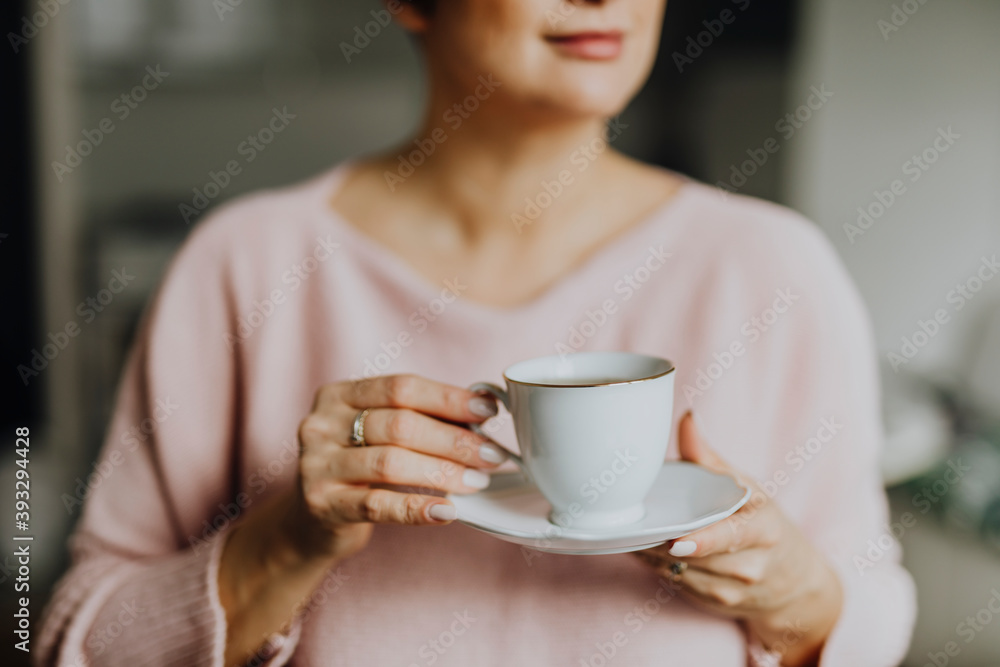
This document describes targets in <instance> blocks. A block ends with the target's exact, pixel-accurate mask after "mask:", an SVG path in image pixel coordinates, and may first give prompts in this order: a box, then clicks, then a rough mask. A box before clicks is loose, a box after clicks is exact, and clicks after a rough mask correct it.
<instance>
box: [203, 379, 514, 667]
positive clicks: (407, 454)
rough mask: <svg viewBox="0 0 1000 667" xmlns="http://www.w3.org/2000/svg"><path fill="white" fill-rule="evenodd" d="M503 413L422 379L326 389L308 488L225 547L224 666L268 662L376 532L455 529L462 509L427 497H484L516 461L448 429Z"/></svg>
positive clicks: (269, 507) (309, 431)
mask: <svg viewBox="0 0 1000 667" xmlns="http://www.w3.org/2000/svg"><path fill="white" fill-rule="evenodd" d="M366 408H368V409H370V412H369V413H368V416H367V418H366V419H365V422H364V435H365V442H366V446H364V447H358V446H354V445H352V444H351V442H350V438H351V435H352V432H353V425H354V418H355V417H356V416H357V415H358V413H359V412H360V411H362V410H364V409H366ZM496 411H497V407H496V402H495V401H494V400H493V399H492V398H489V397H484V396H480V395H477V394H474V393H472V392H470V391H468V390H467V389H461V388H459V387H452V386H450V385H446V384H442V383H440V382H435V381H433V380H428V379H426V378H422V377H418V376H415V375H391V376H382V377H376V378H371V379H368V380H359V381H356V382H337V383H334V384H328V385H325V386H324V387H322V388H320V390H319V391H318V392H316V399H315V401H314V403H313V408H312V412H310V413H309V415H308V416H307V417H306V418H305V419H303V420H302V423H301V425H300V427H299V447H300V455H299V475H298V484H297V485H296V486H295V487H294V488H292V489H291V490H289V491H288V492H286V493H282V494H279V495H278V496H276V497H275V498H272V499H271V500H270V501H269V502H267V503H264V504H262V505H261V507H256V508H254V511H252V512H249V513H248V514H247V516H245V517H243V518H242V519H241V520H240V521H238V522H237V523H236V524H234V526H233V529H232V530H231V532H230V534H229V536H228V539H227V540H226V542H225V543H224V549H223V552H222V557H221V560H220V564H219V574H218V579H219V600H220V602H221V603H222V606H223V608H224V609H225V612H226V650H225V664H226V665H243V664H246V662H247V660H248V659H249V658H250V657H251V656H258V657H259V654H258V652H259V651H260V647H261V645H262V643H264V642H265V641H266V640H267V638H268V637H269V636H270V635H271V634H272V633H274V632H278V631H282V630H283V629H284V628H287V624H288V621H289V619H290V618H292V616H293V615H294V614H295V612H296V610H297V609H299V606H300V605H301V603H302V601H303V600H304V599H306V598H307V597H308V596H309V594H310V592H311V591H312V590H313V589H314V588H315V586H317V585H318V583H319V581H320V580H321V579H322V577H323V576H325V573H326V572H327V570H328V568H329V567H330V566H331V565H332V563H334V562H335V561H337V560H339V559H342V558H346V557H348V556H351V555H353V554H355V553H357V552H358V551H359V550H361V549H362V548H364V546H365V545H366V544H367V543H368V540H369V539H370V538H371V533H372V528H373V525H374V524H376V523H397V524H412V525H441V524H445V523H448V522H449V521H451V520H452V519H454V518H455V507H454V505H452V504H451V503H450V502H449V501H448V500H447V499H446V498H443V497H441V496H436V495H432V494H431V492H429V491H428V489H433V490H436V491H438V492H450V493H472V492H474V491H478V490H479V489H481V488H483V487H485V486H486V485H487V484H488V483H489V476H488V475H487V474H486V473H485V472H484V470H490V469H492V468H495V467H496V466H497V465H499V464H500V463H502V462H503V460H504V458H506V454H505V453H504V452H503V450H502V449H500V448H499V447H497V446H496V445H495V444H492V443H491V442H489V440H487V439H486V438H484V437H482V436H480V435H476V434H475V433H473V432H472V431H470V430H468V429H466V428H463V427H462V426H458V425H456V424H454V423H447V422H459V423H468V422H481V421H483V420H485V419H488V418H489V417H491V416H492V415H494V414H496ZM386 485H389V486H392V485H400V486H404V487H422V489H414V488H408V489H392V488H383V487H384V486H386ZM421 490H423V492H421Z"/></svg>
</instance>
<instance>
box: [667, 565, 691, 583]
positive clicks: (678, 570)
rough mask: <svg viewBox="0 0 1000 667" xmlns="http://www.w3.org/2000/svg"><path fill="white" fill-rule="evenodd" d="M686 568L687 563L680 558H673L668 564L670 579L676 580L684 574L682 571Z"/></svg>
mask: <svg viewBox="0 0 1000 667" xmlns="http://www.w3.org/2000/svg"><path fill="white" fill-rule="evenodd" d="M687 569H688V564H687V563H685V562H684V561H682V560H675V561H674V562H673V563H671V564H670V581H673V582H678V581H680V580H681V577H683V576H684V571H685V570H687Z"/></svg>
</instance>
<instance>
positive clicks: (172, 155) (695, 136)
mask: <svg viewBox="0 0 1000 667" xmlns="http://www.w3.org/2000/svg"><path fill="white" fill-rule="evenodd" d="M379 9H381V5H380V4H379V2H378V1H377V0H338V1H337V2H330V1H329V0H284V1H283V2H281V3H279V2H277V1H276V0H255V1H253V2H249V1H247V2H244V1H243V0H215V1H214V2H207V1H206V0H147V1H146V2H134V1H130V0H42V1H38V0H34V1H32V2H13V1H9V2H7V3H4V5H3V8H2V9H0V11H2V12H3V16H4V21H5V30H4V34H5V35H6V41H7V42H8V47H9V48H8V50H7V51H6V52H5V54H4V57H3V63H4V64H3V76H4V84H5V88H6V89H7V90H8V93H7V94H6V95H5V98H6V99H7V100H8V102H7V103H6V104H5V125H6V127H5V132H4V134H5V137H6V142H5V143H6V146H5V149H4V153H3V187H4V200H5V208H4V215H3V222H2V224H0V272H2V275H3V285H4V300H5V302H6V303H5V305H6V308H5V313H6V314H5V316H4V326H3V328H2V332H0V335H2V337H3V338H2V350H0V354H3V355H4V357H5V362H4V366H3V368H4V372H3V378H4V379H3V382H4V385H5V391H4V396H5V398H4V401H3V406H2V408H0V422H2V427H3V430H2V433H3V434H4V437H3V442H4V451H5V452H6V453H5V454H4V456H3V457H2V460H0V484H2V485H3V486H2V488H4V489H12V488H13V476H14V471H15V467H14V460H15V455H14V452H13V449H14V446H13V443H14V436H13V433H14V428H15V427H18V426H29V427H30V428H31V435H32V438H31V443H32V444H31V475H32V477H31V479H32V483H33V485H32V508H31V512H32V531H33V533H34V534H35V536H36V538H35V539H36V542H35V543H34V544H35V546H34V549H35V558H34V560H33V562H32V595H33V599H32V613H33V615H34V618H35V619H36V621H37V618H38V616H39V615H40V612H41V609H42V605H43V604H44V602H45V599H46V597H47V595H48V591H49V590H50V588H51V586H52V584H53V583H54V581H55V580H56V578H57V577H58V575H59V573H60V572H61V570H62V569H63V568H64V567H65V565H66V549H65V541H66V536H67V535H68V533H69V531H70V530H71V528H72V526H73V524H74V522H75V521H76V519H77V518H78V517H79V506H78V505H77V504H75V503H73V502H71V501H67V499H72V498H73V497H74V495H75V494H76V493H77V490H76V487H77V486H78V485H79V484H80V483H81V481H80V480H82V479H86V476H87V475H88V474H90V473H91V472H92V471H93V468H92V462H93V461H94V458H95V457H96V455H97V450H98V448H99V446H100V442H101V438H102V435H103V431H104V429H105V426H106V423H107V419H108V415H109V409H110V406H111V401H112V399H113V393H114V389H115V385H116V382H117V379H118V375H119V372H120V370H121V365H122V362H123V359H124V355H125V353H126V351H127V348H128V345H129V343H130V340H131V337H132V334H133V331H134V328H135V325H136V322H137V319H138V317H139V316H140V314H141V312H142V309H143V307H144V305H145V303H146V300H147V299H148V297H149V296H150V293H151V291H152V290H154V289H155V287H156V284H157V281H158V280H159V277H160V274H161V272H162V270H163V268H164V266H165V263H166V262H167V261H168V259H169V258H170V256H171V255H172V253H173V252H174V251H175V250H176V248H177V246H178V244H179V243H181V242H182V241H183V239H184V237H185V235H186V234H187V233H188V232H189V231H190V229H191V226H192V224H193V223H194V220H195V219H196V218H197V215H198V214H200V213H201V212H202V211H203V210H206V209H207V208H210V207H211V206H215V205H217V204H219V203H220V202H222V201H225V200H227V199H229V198H231V197H234V196H236V195H238V194H241V193H243V192H246V191H249V190H253V189H256V188H261V187H270V186H277V185H282V184H286V183H290V182H294V181H298V180H300V179H303V178H305V177H308V176H310V175H313V174H315V173H317V172H319V171H322V170H325V169H327V168H329V167H330V166H332V165H333V164H335V163H336V162H338V161H340V160H342V159H344V158H346V157H348V156H351V155H355V154H358V153H362V152H369V151H373V150H377V149H380V148H383V147H386V146H389V145H391V144H394V143H397V142H399V141H400V140H403V139H405V138H406V137H407V136H408V135H409V133H410V132H411V131H412V130H413V129H414V128H415V126H416V123H417V121H418V119H419V117H420V112H421V109H422V99H421V90H422V83H421V76H422V74H421V68H420V63H419V61H418V59H417V57H416V54H415V51H414V49H413V46H412V44H411V43H410V42H409V40H408V38H407V37H406V35H405V34H403V33H402V32H401V31H400V30H399V29H397V28H395V27H394V26H391V25H390V26H384V27H383V26H382V25H380V24H379V23H378V21H377V20H376V19H375V18H373V15H372V11H373V10H374V11H377V10H379ZM725 10H729V11H731V12H733V14H734V15H735V20H733V21H731V22H729V23H722V22H721V21H720V20H719V19H720V17H721V16H723V12H724V11H725ZM998 35H1000V2H996V1H995V0H950V1H949V2H944V1H943V0H937V1H929V0H898V1H896V2H891V1H889V0H798V1H795V0H771V1H770V2H768V3H764V2H756V1H753V0H701V1H699V2H695V1H694V0H671V2H670V4H669V7H668V10H667V13H666V19H665V24H664V40H663V45H662V47H661V52H660V56H659V60H658V63H657V66H656V68H655V71H654V73H653V76H652V78H651V80H650V82H649V84H648V85H647V86H646V88H645V90H644V91H643V93H642V94H641V95H640V96H639V98H638V99H637V100H636V101H635V102H634V103H633V104H632V106H631V107H630V108H629V109H628V110H627V112H626V113H625V114H623V121H624V122H625V123H627V124H628V125H629V128H628V130H627V131H626V132H623V133H622V135H621V137H620V139H618V140H617V141H616V146H617V147H618V148H620V149H622V150H624V151H626V152H628V153H630V154H633V155H636V156H638V157H640V158H642V159H645V160H647V161H650V162H653V163H657V164H661V165H664V166H667V167H670V168H674V169H677V170H680V171H682V172H685V173H687V174H690V175H692V176H694V177H696V178H698V179H701V180H704V181H707V182H710V183H713V184H719V185H721V186H723V187H727V188H728V189H731V190H734V191H738V192H742V193H747V194H751V195H755V196H760V197H764V198H766V199H770V200H773V201H778V202H781V203H785V204H788V205H790V206H792V207H794V208H796V209H798V210H800V211H802V212H803V213H804V214H805V215H807V216H808V217H810V218H811V219H812V220H814V221H815V222H816V224H817V225H819V227H820V228H821V229H822V230H823V231H824V232H825V233H826V234H827V236H828V237H829V238H830V240H831V241H832V242H833V244H834V245H835V246H836V248H837V250H838V251H839V253H840V255H841V257H842V258H843V261H844V263H845V264H846V265H847V267H848V269H849V270H850V272H851V273H852V274H853V276H854V279H855V281H856V282H857V284H858V285H859V287H860V289H861V292H862V294H863V296H864V298H865V299H866V301H867V305H868V308H869V310H870V312H871V316H872V319H873V321H874V324H875V329H876V334H877V340H878V345H879V349H880V356H881V361H882V364H883V367H884V368H883V371H884V372H883V379H884V389H885V407H884V409H885V420H886V431H887V446H886V451H885V456H884V461H883V470H884V475H885V482H886V485H887V487H888V488H889V490H890V497H891V498H892V502H893V510H892V517H893V521H894V522H895V521H899V518H900V517H902V516H904V515H905V514H906V513H910V514H911V515H912V516H914V517H916V521H915V523H913V524H912V525H910V526H905V527H903V529H902V530H898V529H897V530H895V531H894V532H897V534H899V536H900V538H901V541H902V542H903V546H904V549H905V552H904V553H905V562H906V565H907V567H909V568H910V570H911V572H912V573H913V575H914V577H915V579H916V581H917V585H918V589H919V596H920V617H919V621H918V628H917V631H916V633H915V636H914V640H913V645H912V648H911V651H910V657H909V658H908V661H907V663H906V664H908V665H924V664H928V663H929V661H930V660H931V658H930V657H929V655H928V654H929V653H938V652H940V651H942V650H943V647H944V646H945V644H946V643H947V642H949V641H955V640H956V638H957V636H956V626H957V625H958V624H959V623H961V622H963V621H964V620H965V619H966V617H968V616H976V614H977V613H979V612H982V611H983V610H984V609H986V604H987V602H988V601H989V600H990V598H991V597H992V596H993V594H994V593H993V591H994V589H996V590H1000V278H998V279H996V280H991V279H992V278H994V277H996V275H995V274H996V271H997V269H996V268H991V267H993V266H994V264H995V262H996V260H995V258H996V256H997V254H998V253H1000V39H998ZM286 108H287V111H288V112H289V113H290V114H294V116H295V118H294V119H293V120H291V121H290V123H289V124H288V126H287V127H286V128H285V129H284V130H283V131H282V132H281V133H280V134H275V135H273V141H271V142H270V143H266V144H265V143H263V141H262V142H261V143H260V145H259V147H253V148H252V149H251V148H248V147H247V146H248V145H247V143H245V142H247V140H248V137H250V136H251V135H254V136H257V135H258V133H259V131H260V130H261V128H263V127H265V126H266V124H267V122H268V121H269V120H270V118H271V117H272V115H273V113H274V110H275V109H278V110H283V109H286ZM264 138H266V137H264ZM768 140H771V142H770V143H767V145H768V146H770V147H771V150H770V151H765V150H762V148H763V147H764V146H765V143H766V142H768ZM251 146H253V144H251ZM774 146H777V149H776V150H775V149H774ZM250 152H253V159H252V160H250V159H249V155H250ZM231 160H237V161H239V163H240V164H241V165H242V171H241V173H240V174H239V175H237V176H233V177H231V178H230V179H228V182H225V183H224V184H223V183H220V182H219V179H216V180H215V181H214V185H213V174H216V175H217V174H218V173H219V172H221V171H223V170H224V169H225V166H226V164H227V162H229V161H231ZM114 271H118V272H121V273H125V274H126V275H128V276H134V278H130V279H128V282H127V286H126V287H125V288H124V289H118V290H117V291H116V289H115V288H117V287H118V286H119V283H118V282H114V278H115V274H114V273H113V272H114ZM72 331H75V332H76V333H75V334H74V333H71V332H72ZM847 363H849V360H848V361H847ZM12 495H13V494H12V493H7V492H4V493H3V494H2V500H0V531H2V532H0V534H2V535H4V536H7V535H11V534H13V532H14V528H13V525H12V521H13V508H12V507H11V498H10V496H12ZM899 525H902V524H899ZM889 529H890V530H892V529H893V527H892V526H890V527H889ZM9 553H10V550H9V549H7V548H5V549H4V553H2V554H0V587H2V590H3V597H2V602H0V612H2V614H3V617H4V618H8V619H9V618H11V617H10V616H9V615H8V614H9V613H11V610H12V605H13V598H14V595H13V593H12V583H13V582H12V579H13V577H14V576H15V575H14V568H13V567H12V560H11V558H10V556H9ZM989 614H990V619H991V620H992V612H989ZM984 619H985V617H984V616H983V615H982V614H980V616H979V623H980V624H983V627H982V630H981V631H979V632H977V634H976V635H975V637H974V640H973V641H971V642H969V643H967V644H966V643H965V642H964V640H963V641H961V642H960V645H961V652H960V654H959V655H957V656H952V657H949V658H948V660H949V662H948V664H950V665H958V666H977V667H979V666H985V665H1000V619H997V620H996V622H994V623H992V624H989V623H985V624H984V623H983V621H984ZM35 628H36V634H35V636H36V637H37V624H36V626H35ZM11 651H12V649H11V648H10V642H4V645H3V646H2V647H0V658H2V659H4V663H5V664H9V663H8V661H7V660H6V658H7V656H8V652H11ZM22 657H23V656H20V655H18V654H17V652H13V656H12V657H11V658H10V660H13V661H19V660H21V658H22ZM931 664H933V663H931ZM939 664H940V663H939Z"/></svg>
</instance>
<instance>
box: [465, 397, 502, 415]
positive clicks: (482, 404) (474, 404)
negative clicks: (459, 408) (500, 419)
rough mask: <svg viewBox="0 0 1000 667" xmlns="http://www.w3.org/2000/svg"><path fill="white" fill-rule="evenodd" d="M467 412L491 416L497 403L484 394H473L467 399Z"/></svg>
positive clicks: (495, 409) (495, 411)
mask: <svg viewBox="0 0 1000 667" xmlns="http://www.w3.org/2000/svg"><path fill="white" fill-rule="evenodd" d="M469 412H471V413H472V414H474V415H476V416H477V417H492V416H493V415H495V414H496V413H497V403H496V401H494V400H492V399H489V398H486V397H485V396H474V397H472V398H470V399H469Z"/></svg>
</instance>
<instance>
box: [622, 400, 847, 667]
mask: <svg viewBox="0 0 1000 667" xmlns="http://www.w3.org/2000/svg"><path fill="white" fill-rule="evenodd" d="M678 443H679V447H680V455H681V459H683V460H685V461H691V462H693V463H698V464H700V465H703V466H705V467H706V468H708V469H710V470H713V471H715V472H720V473H724V474H728V475H731V476H733V477H735V478H736V479H737V480H739V482H740V483H741V484H743V485H745V486H747V487H749V488H750V489H751V491H752V495H751V497H750V499H749V500H748V501H747V503H746V505H744V506H743V507H742V508H741V509H740V510H739V511H738V512H736V513H735V514H734V515H733V516H731V517H729V518H728V519H726V520H725V521H721V522H719V523H716V524H714V525H711V526H708V527H707V528H703V529H701V530H699V531H697V532H694V533H691V534H690V535H686V536H684V537H682V538H679V539H677V540H671V541H669V542H667V543H665V544H662V545H660V546H658V547H654V548H652V549H646V550H644V551H639V552H636V555H637V556H639V557H640V558H642V559H643V560H644V561H646V562H648V563H650V564H651V565H653V566H654V567H656V568H657V570H658V571H659V572H660V573H661V574H662V575H663V576H665V577H667V578H669V579H672V580H673V581H676V582H678V583H680V584H681V585H682V589H681V591H682V594H683V595H684V596H685V597H687V598H688V599H691V600H693V601H694V602H695V603H696V604H699V605H701V606H703V607H707V608H708V609H710V610H713V611H715V612H718V613H720V614H724V615H726V616H731V617H735V618H739V619H742V620H743V621H744V622H745V623H746V625H747V628H748V630H749V631H750V632H751V633H752V634H753V635H755V636H756V637H757V638H758V639H759V640H760V642H761V643H762V644H763V646H764V647H765V648H766V649H768V650H772V651H776V652H779V653H781V654H782V664H783V665H790V666H798V665H808V664H815V663H816V661H817V660H818V658H819V654H820V651H821V650H822V648H823V644H824V642H825V641H826V638H827V636H828V635H829V634H830V632H831V630H832V629H833V627H834V625H835V624H836V622H837V619H838V618H839V616H840V610H841V605H842V592H841V588H840V582H839V580H838V579H837V575H836V574H835V573H834V571H833V570H832V568H831V567H830V566H829V565H828V564H827V562H826V560H825V559H824V557H823V556H822V555H821V554H820V553H819V552H818V551H817V550H816V549H815V548H814V547H813V546H812V544H810V543H809V540H807V539H806V537H805V536H804V535H803V534H802V533H801V531H799V529H798V527H797V526H796V525H795V524H794V523H792V522H791V520H789V518H788V517H787V516H785V514H784V512H782V511H781V509H780V508H779V507H778V505H777V504H776V503H774V502H773V501H772V500H771V498H769V497H768V496H767V494H766V493H764V491H762V490H761V488H760V487H759V486H758V485H757V484H756V483H755V482H754V481H753V480H751V479H749V478H748V477H746V476H745V475H741V474H740V473H739V472H737V471H736V470H734V469H733V468H732V467H731V466H730V465H729V464H728V463H726V462H725V461H724V460H723V459H722V458H721V457H720V456H719V455H718V454H716V453H715V452H714V451H712V450H711V449H710V448H709V447H708V445H707V444H706V443H705V441H704V440H703V438H702V437H701V434H700V433H699V432H698V429H697V427H696V426H695V422H694V419H693V417H692V415H691V413H690V412H689V413H688V414H686V415H685V416H684V417H683V419H681V422H680V427H679V433H678ZM678 571H680V572H681V574H679V575H678V574H677V572H678Z"/></svg>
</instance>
